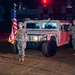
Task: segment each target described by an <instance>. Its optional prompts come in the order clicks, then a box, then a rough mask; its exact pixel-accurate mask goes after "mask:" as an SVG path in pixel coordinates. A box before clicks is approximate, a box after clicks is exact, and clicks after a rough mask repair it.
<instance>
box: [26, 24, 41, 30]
mask: <svg viewBox="0 0 75 75" xmlns="http://www.w3.org/2000/svg"><path fill="white" fill-rule="evenodd" d="M26 28H28V29H39V28H40V24H39V23H27V24H26Z"/></svg>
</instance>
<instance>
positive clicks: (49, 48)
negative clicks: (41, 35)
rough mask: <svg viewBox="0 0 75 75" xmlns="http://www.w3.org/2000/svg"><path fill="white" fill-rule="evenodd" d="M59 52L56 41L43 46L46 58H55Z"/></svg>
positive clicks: (45, 43)
mask: <svg viewBox="0 0 75 75" xmlns="http://www.w3.org/2000/svg"><path fill="white" fill-rule="evenodd" d="M56 52H57V44H56V42H55V41H54V40H51V41H47V42H44V43H43V44H42V53H43V55H44V56H46V57H51V56H54V55H55V54H56Z"/></svg>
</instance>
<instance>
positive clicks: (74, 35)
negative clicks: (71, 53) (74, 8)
mask: <svg viewBox="0 0 75 75" xmlns="http://www.w3.org/2000/svg"><path fill="white" fill-rule="evenodd" d="M69 30H71V36H72V45H73V49H74V50H75V20H73V25H70V27H69Z"/></svg>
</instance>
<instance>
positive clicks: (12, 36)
mask: <svg viewBox="0 0 75 75" xmlns="http://www.w3.org/2000/svg"><path fill="white" fill-rule="evenodd" d="M17 31H18V28H17V19H16V4H14V12H13V20H12V29H11V34H10V35H9V39H8V42H10V43H11V44H14V43H15V38H16V35H17Z"/></svg>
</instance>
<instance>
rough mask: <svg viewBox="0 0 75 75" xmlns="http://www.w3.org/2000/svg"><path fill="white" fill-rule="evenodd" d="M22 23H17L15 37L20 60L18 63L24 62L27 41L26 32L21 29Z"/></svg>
mask: <svg viewBox="0 0 75 75" xmlns="http://www.w3.org/2000/svg"><path fill="white" fill-rule="evenodd" d="M23 25H24V24H23V23H22V22H19V23H18V27H19V29H18V33H17V36H16V40H17V48H18V52H19V56H20V59H19V61H24V57H25V49H26V41H27V32H26V31H25V30H24V29H23Z"/></svg>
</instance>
